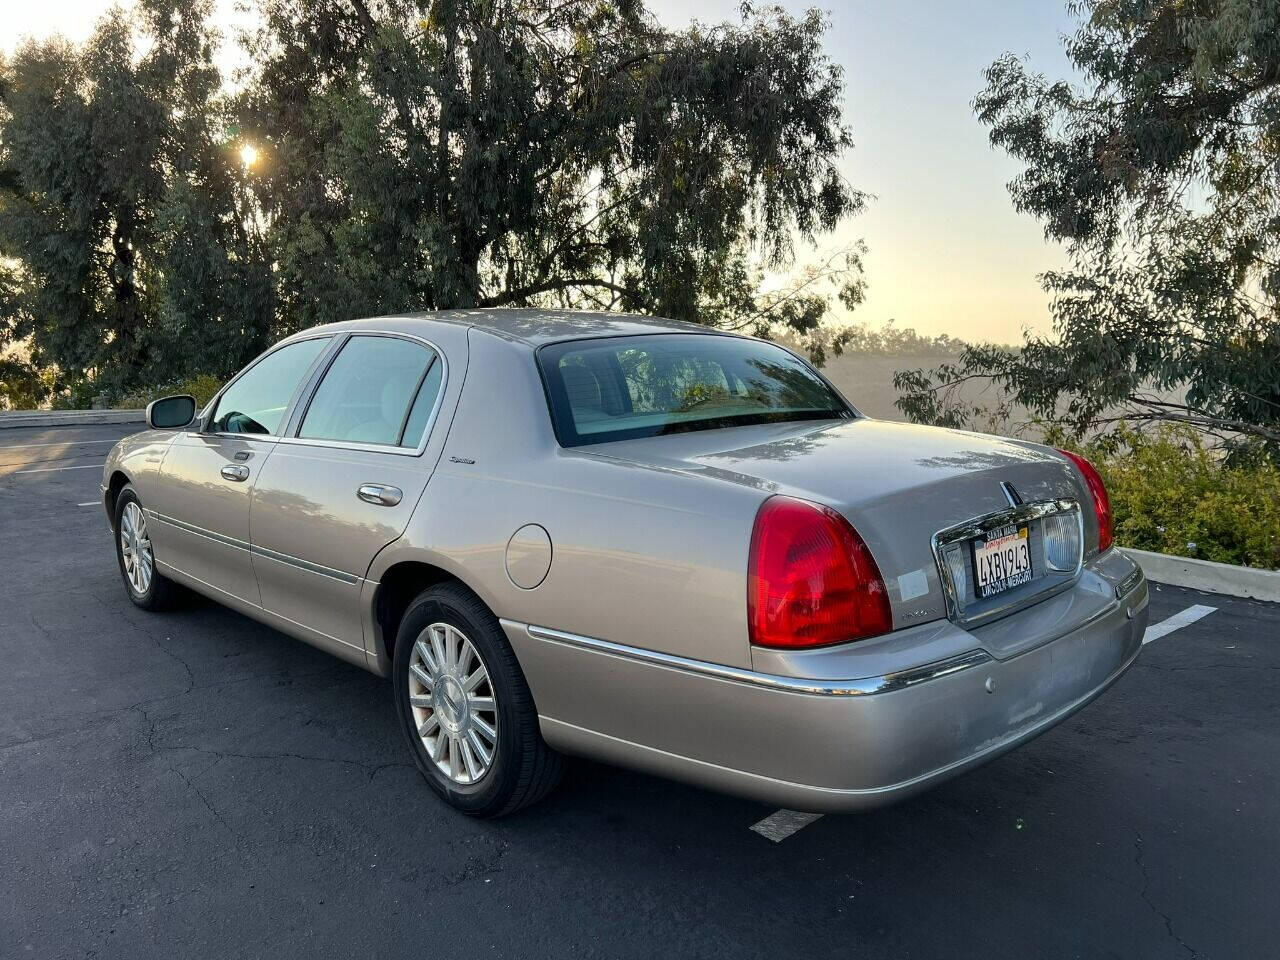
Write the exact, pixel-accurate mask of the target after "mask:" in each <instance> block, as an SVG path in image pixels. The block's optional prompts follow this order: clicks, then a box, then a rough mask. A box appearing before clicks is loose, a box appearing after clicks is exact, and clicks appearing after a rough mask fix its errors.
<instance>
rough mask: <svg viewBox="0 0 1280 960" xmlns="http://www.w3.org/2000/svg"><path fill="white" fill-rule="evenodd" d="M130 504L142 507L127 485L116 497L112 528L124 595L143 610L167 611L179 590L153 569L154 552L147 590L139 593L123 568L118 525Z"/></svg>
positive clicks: (133, 491)
mask: <svg viewBox="0 0 1280 960" xmlns="http://www.w3.org/2000/svg"><path fill="white" fill-rule="evenodd" d="M131 503H133V504H137V505H138V508H139V509H141V507H142V501H141V500H140V499H139V498H138V494H137V491H135V490H134V489H133V485H132V484H127V485H125V487H124V488H123V489H121V491H120V493H119V495H118V496H117V497H116V511H115V518H114V519H115V523H114V524H113V526H112V530H113V536H114V538H115V542H116V563H117V564H118V565H119V567H120V579H121V580H122V581H124V590H125V593H127V594H128V595H129V599H130V600H132V601H133V603H134V605H135V606H139V607H141V608H142V609H143V610H153V611H154V610H167V609H169V608H170V607H172V606H173V605H174V603H175V601H176V600H177V598H178V593H179V590H180V588H179V586H178V585H177V584H176V583H174V582H173V581H172V580H170V579H169V578H168V577H166V576H165V575H164V574H162V573H161V572H160V571H159V570H157V569H155V565H154V556H155V554H154V550H153V552H152V571H151V581H150V582H149V583H148V584H147V589H146V590H145V591H143V592H139V591H138V590H137V588H136V587H134V585H133V583H132V582H131V581H130V579H129V573H128V570H127V569H126V567H125V557H124V544H123V541H122V539H121V532H120V523H121V517H123V516H124V512H125V509H126V508H127V507H128V505H129V504H131Z"/></svg>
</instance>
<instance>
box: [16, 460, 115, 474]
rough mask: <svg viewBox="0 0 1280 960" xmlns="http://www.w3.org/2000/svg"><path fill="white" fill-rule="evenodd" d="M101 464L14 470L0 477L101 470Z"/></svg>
mask: <svg viewBox="0 0 1280 960" xmlns="http://www.w3.org/2000/svg"><path fill="white" fill-rule="evenodd" d="M102 467H103V464H101V463H86V464H84V465H82V466H79V467H41V468H40V469H39V470H15V471H13V473H0V477H12V476H14V475H16V474H19V473H57V472H58V471H59V470H94V469H97V470H101V469H102Z"/></svg>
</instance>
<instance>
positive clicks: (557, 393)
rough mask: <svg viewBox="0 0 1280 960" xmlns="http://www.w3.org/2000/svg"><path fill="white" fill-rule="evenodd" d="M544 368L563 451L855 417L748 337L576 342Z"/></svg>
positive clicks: (544, 352) (807, 373) (808, 372)
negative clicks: (659, 436) (752, 426)
mask: <svg viewBox="0 0 1280 960" xmlns="http://www.w3.org/2000/svg"><path fill="white" fill-rule="evenodd" d="M538 363H539V365H540V367H541V369H542V375H543V379H544V380H545V382H546V384H547V393H548V395H549V397H550V399H551V416H552V420H553V421H554V422H555V428H556V436H557V437H558V438H559V440H560V443H561V444H562V445H563V446H580V445H582V444H587V443H605V442H608V441H610V440H627V439H632V438H634V437H648V436H655V435H657V434H664V433H681V432H688V431H692V430H714V429H719V428H723V427H734V426H745V425H749V424H756V423H779V422H785V421H791V420H823V419H838V418H844V417H850V416H853V411H851V410H850V409H849V407H848V405H847V404H846V403H845V402H844V401H843V400H842V399H841V398H840V396H839V395H838V394H837V393H836V392H835V391H834V390H832V389H831V387H830V386H828V385H827V383H826V381H825V380H823V379H822V378H821V377H820V376H818V374H817V373H815V372H814V370H813V368H812V367H810V366H809V365H808V364H806V363H805V362H804V361H802V360H800V359H798V358H797V357H795V356H793V355H792V354H790V353H788V352H787V351H786V350H783V349H781V348H780V347H776V346H774V345H773V344H770V343H762V342H760V341H756V340H746V339H743V338H740V337H724V336H714V335H706V334H657V335H653V336H642V337H610V338H606V339H601V340H573V341H569V342H567V343H556V344H550V345H548V346H545V347H543V348H542V349H540V350H539V351H538Z"/></svg>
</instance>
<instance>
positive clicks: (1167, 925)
mask: <svg viewBox="0 0 1280 960" xmlns="http://www.w3.org/2000/svg"><path fill="white" fill-rule="evenodd" d="M1133 862H1134V864H1135V865H1136V866H1137V868H1138V870H1139V871H1140V872H1141V873H1142V889H1141V890H1139V891H1138V896H1140V897H1141V898H1142V902H1143V903H1145V904H1146V905H1147V906H1148V907H1149V908H1150V909H1151V912H1152V913H1154V914H1155V915H1156V916H1157V917H1159V918H1160V919H1161V920H1163V921H1164V929H1165V932H1166V933H1168V934H1169V938H1170V939H1172V940H1174V941H1175V942H1176V943H1177V944H1178V946H1180V947H1182V949H1183V950H1185V951H1187V953H1188V955H1190V956H1191V958H1192V960H1199V957H1200V956H1201V954H1200V953H1199V951H1197V950H1196V949H1195V948H1194V947H1192V946H1191V944H1189V943H1187V941H1185V940H1183V939H1182V937H1180V936H1178V934H1177V932H1176V931H1175V930H1174V929H1173V918H1172V917H1171V916H1169V915H1168V914H1167V913H1165V912H1164V911H1163V910H1161V909H1160V908H1159V907H1157V906H1156V905H1155V901H1153V900H1152V899H1151V896H1150V893H1149V892H1148V891H1149V889H1150V887H1151V876H1150V874H1148V873H1147V864H1146V862H1145V861H1144V860H1143V857H1142V834H1141V833H1139V832H1138V831H1137V830H1135V831H1134V832H1133Z"/></svg>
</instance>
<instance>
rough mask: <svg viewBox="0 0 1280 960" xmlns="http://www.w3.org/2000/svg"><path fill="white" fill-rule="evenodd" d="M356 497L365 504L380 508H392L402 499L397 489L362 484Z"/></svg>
mask: <svg viewBox="0 0 1280 960" xmlns="http://www.w3.org/2000/svg"><path fill="white" fill-rule="evenodd" d="M356 496H357V497H359V498H360V499H361V500H363V501H364V502H365V503H376V504H377V505H378V506H380V507H394V506H395V505H396V504H397V503H399V502H400V501H401V500H402V499H403V498H404V493H403V492H402V491H401V490H400V488H399V487H387V486H384V485H382V484H381V483H366V484H362V485H361V487H360V489H359V490H357V491H356Z"/></svg>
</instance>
